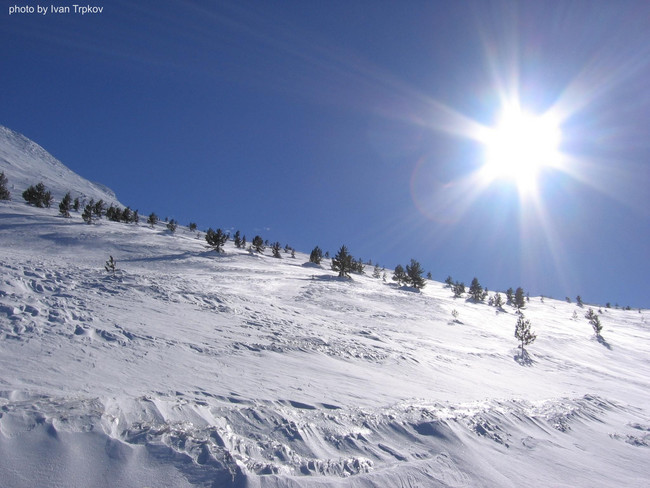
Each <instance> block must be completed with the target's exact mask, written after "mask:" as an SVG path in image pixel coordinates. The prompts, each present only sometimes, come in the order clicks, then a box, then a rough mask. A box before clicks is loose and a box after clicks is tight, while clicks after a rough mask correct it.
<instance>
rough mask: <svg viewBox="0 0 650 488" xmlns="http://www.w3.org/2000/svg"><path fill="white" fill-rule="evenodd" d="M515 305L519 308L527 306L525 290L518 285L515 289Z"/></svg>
mask: <svg viewBox="0 0 650 488" xmlns="http://www.w3.org/2000/svg"><path fill="white" fill-rule="evenodd" d="M514 305H515V307H517V308H518V309H521V308H524V307H525V306H526V299H525V297H524V290H523V288H521V287H518V288H517V290H516V291H515V301H514Z"/></svg>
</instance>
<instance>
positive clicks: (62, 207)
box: [59, 192, 72, 217]
mask: <svg viewBox="0 0 650 488" xmlns="http://www.w3.org/2000/svg"><path fill="white" fill-rule="evenodd" d="M71 206H72V196H70V192H68V193H66V194H65V196H64V197H63V200H61V202H60V203H59V213H60V214H61V215H63V216H64V217H70V208H71Z"/></svg>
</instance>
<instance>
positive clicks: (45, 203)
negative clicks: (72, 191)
mask: <svg viewBox="0 0 650 488" xmlns="http://www.w3.org/2000/svg"><path fill="white" fill-rule="evenodd" d="M23 198H24V199H25V201H26V202H27V203H29V204H31V205H35V206H37V207H40V208H43V207H47V208H50V206H51V205H52V201H53V198H52V193H50V192H49V191H48V190H47V189H46V188H45V185H44V184H43V183H38V184H37V185H36V186H34V185H32V186H30V187H29V188H27V190H25V191H24V192H23Z"/></svg>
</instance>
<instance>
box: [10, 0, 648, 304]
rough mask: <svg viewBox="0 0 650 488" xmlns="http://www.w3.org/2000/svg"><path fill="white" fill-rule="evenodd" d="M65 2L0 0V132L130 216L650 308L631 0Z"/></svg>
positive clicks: (644, 16) (437, 274)
mask: <svg viewBox="0 0 650 488" xmlns="http://www.w3.org/2000/svg"><path fill="white" fill-rule="evenodd" d="M75 3H76V2H72V1H68V0H63V1H58V2H50V1H49V0H48V1H47V2H39V1H38V0H29V1H24V0H22V1H21V2H13V1H12V2H8V1H5V2H2V5H3V7H2V8H3V11H2V12H0V23H1V24H0V45H1V46H2V50H1V53H0V60H1V66H0V80H1V82H2V85H1V86H2V88H1V90H0V124H3V125H6V126H8V127H10V128H11V129H14V130H16V131H18V132H21V133H23V134H25V135H26V136H27V137H29V138H31V139H33V140H35V141H36V142H38V143H39V144H41V145H42V146H43V147H45V148H46V149H47V150H48V151H50V152H51V153H52V154H53V155H54V156H56V157H57V158H58V159H60V160H61V161H62V162H64V163H65V164H66V165H68V166H69V167H70V168H71V169H72V170H74V171H76V172H77V173H79V174H81V175H82V176H84V177H86V178H88V179H90V180H92V181H98V182H101V183H104V184H106V185H108V186H109V187H111V188H112V189H113V190H114V191H115V192H116V193H117V195H118V198H119V199H120V201H121V202H123V203H124V204H128V205H130V206H131V207H132V208H134V209H135V208H137V209H139V211H140V213H141V214H148V213H149V212H151V211H155V212H156V213H157V214H158V215H159V216H161V217H169V218H175V219H177V220H178V221H180V223H182V224H187V223H189V222H190V221H192V222H196V223H197V224H198V225H199V227H200V228H202V229H207V228H208V227H213V228H217V227H221V228H223V229H231V230H236V229H240V230H241V231H242V232H243V233H244V234H246V236H247V237H248V239H249V240H250V239H251V238H252V237H253V236H254V235H255V234H260V235H262V237H264V238H265V239H269V240H271V241H275V240H279V241H280V242H281V243H282V244H283V245H284V244H287V243H288V244H289V245H291V246H293V247H295V248H297V249H298V250H301V251H305V252H309V251H310V250H311V249H312V248H313V247H314V246H315V245H319V246H320V247H321V248H323V249H324V250H329V251H330V252H331V253H334V252H335V251H336V250H337V249H338V247H340V245H341V244H346V245H347V246H348V248H349V249H350V251H351V253H352V254H353V255H354V256H355V257H361V258H363V259H364V260H367V259H372V261H373V262H379V263H380V264H381V265H385V266H386V267H390V268H392V267H394V266H395V265H396V264H403V265H404V264H407V263H408V262H409V260H410V258H415V259H417V260H418V261H420V263H421V264H422V265H423V267H424V269H425V270H427V271H431V273H432V274H433V277H434V278H435V279H438V280H444V279H445V278H446V277H447V275H451V276H452V277H453V278H454V279H456V280H459V281H464V282H465V283H466V284H469V282H470V281H471V280H472V278H473V277H474V276H476V277H478V278H479V280H480V282H481V284H482V285H484V286H487V287H488V288H489V289H490V290H497V289H498V290H504V289H506V288H508V287H511V286H512V287H517V286H522V287H524V289H525V290H527V291H529V292H530V293H531V295H540V294H543V295H546V296H553V297H555V298H564V297H565V296H570V297H571V298H572V299H575V297H576V295H578V294H580V295H581V296H582V297H583V299H584V300H585V301H586V302H588V303H600V304H605V303H606V302H611V303H612V305H614V304H615V303H618V304H620V305H621V306H625V305H628V304H629V305H631V306H632V307H649V306H650V286H649V279H648V276H650V260H649V259H648V258H649V257H650V190H649V186H648V184H649V183H650V134H649V130H650V89H649V88H648V87H649V85H648V83H649V81H648V80H650V2H647V1H646V0H641V1H628V0H621V1H616V2H612V1H588V2H582V1H557V2H555V1H545V2H539V1H531V2H488V1H477V2H464V1H439V2H437V1H426V2H425V1H395V2H387V1H370V0H364V1H354V0H352V1H351V0H346V1H328V2H310V1H307V2H305V1H279V2H268V1H208V0H205V1H198V0H195V1H190V0H188V1H173V0H156V1H153V0H151V1H148V0H144V1H136V0H127V1H120V0H103V1H94V0H91V1H90V2H83V3H84V5H87V4H90V5H92V6H100V7H103V8H102V12H101V13H96V14H91V13H87V14H85V15H81V14H80V13H76V14H75V13H74V7H73V5H74V4H75ZM15 4H19V5H27V6H33V7H34V9H35V13H34V14H13V15H9V7H10V6H13V5H15ZM39 5H40V6H46V7H48V8H51V5H55V6H70V8H71V13H69V14H55V13H52V12H51V11H48V12H47V13H46V14H45V15H43V14H42V13H41V14H39V13H38V6H39ZM504 107H511V108H512V107H519V108H520V110H519V111H518V112H517V113H519V114H520V115H521V114H526V117H528V118H525V117H524V118H522V117H519V118H516V117H515V119H514V122H513V121H511V124H510V125H511V126H514V127H515V135H512V134H511V133H508V134H507V135H506V136H503V137H501V139H500V140H502V141H505V142H501V143H499V144H500V145H496V146H495V144H496V143H492V142H490V141H493V140H494V137H492V135H494V134H497V138H498V137H499V134H501V132H499V131H497V129H496V128H497V127H501V125H500V121H502V119H503V117H504V116H503V114H504ZM529 119H530V120H533V121H536V120H542V119H544V120H546V119H549V120H552V121H553V124H554V126H553V127H554V128H555V130H556V132H555V133H554V134H555V135H554V136H553V137H551V136H549V137H548V138H547V139H553V143H554V144H555V152H553V153H551V152H547V150H546V148H545V146H544V145H543V144H542V143H538V142H537V139H535V138H532V139H531V136H530V135H529V134H528V133H526V132H522V131H521V130H520V129H521V128H522V127H527V126H528V125H529V124H528V121H529ZM535 123H536V122H532V125H533V126H534V127H541V126H536V125H535ZM518 130H519V132H517V131H518ZM537 132H538V133H539V132H543V130H542V129H539V130H538V131H537ZM558 134H559V135H558ZM501 135H503V134H501ZM495 148H496V149H495ZM494 154H497V156H494ZM504 154H505V155H507V156H504ZM512 154H514V155H515V156H514V157H512V156H511V155H512ZM490 155H492V156H490ZM547 156H548V157H547ZM490 158H492V159H493V160H495V158H496V159H499V161H501V160H504V159H508V158H512V160H513V161H515V162H514V163H512V162H511V164H510V165H509V166H508V165H506V166H502V165H501V166H499V165H494V166H490V165H489V164H488V162H489V161H490ZM531 158H532V159H531ZM529 159H531V160H532V161H534V163H535V164H536V166H535V167H534V171H529V172H522V171H521V170H520V169H519V168H520V167H519V166H518V165H519V161H520V160H522V161H523V160H529ZM551 159H552V160H553V161H552V164H551V163H549V161H550V160H551ZM493 162H494V161H493ZM487 168H490V171H488V170H487ZM513 174H515V175H516V176H512V175H513Z"/></svg>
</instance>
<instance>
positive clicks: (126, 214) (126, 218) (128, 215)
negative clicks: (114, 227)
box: [121, 207, 133, 224]
mask: <svg viewBox="0 0 650 488" xmlns="http://www.w3.org/2000/svg"><path fill="white" fill-rule="evenodd" d="M132 219H133V210H131V207H126V208H125V209H124V210H122V218H121V220H122V222H125V223H127V224H130V223H131V220H132Z"/></svg>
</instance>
